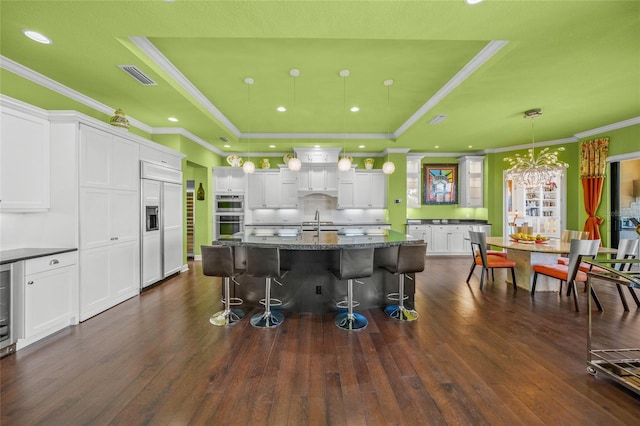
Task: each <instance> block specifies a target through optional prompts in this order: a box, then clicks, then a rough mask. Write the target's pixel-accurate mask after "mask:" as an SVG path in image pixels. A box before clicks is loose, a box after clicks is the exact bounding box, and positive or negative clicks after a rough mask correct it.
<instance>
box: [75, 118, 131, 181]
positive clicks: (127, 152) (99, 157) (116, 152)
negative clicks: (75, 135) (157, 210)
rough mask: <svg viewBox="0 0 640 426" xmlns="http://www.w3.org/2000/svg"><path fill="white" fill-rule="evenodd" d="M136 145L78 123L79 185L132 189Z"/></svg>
mask: <svg viewBox="0 0 640 426" xmlns="http://www.w3.org/2000/svg"><path fill="white" fill-rule="evenodd" d="M139 155H140V154H139V147H138V144H137V143H135V142H131V141H128V140H126V139H124V138H121V137H119V136H117V135H114V134H111V133H107V132H105V131H102V130H98V129H95V128H93V127H90V126H86V125H80V185H81V186H89V187H94V188H111V189H122V190H129V191H135V190H137V189H138V184H139V178H140V172H139V171H140V164H139Z"/></svg>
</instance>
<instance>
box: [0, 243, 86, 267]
mask: <svg viewBox="0 0 640 426" xmlns="http://www.w3.org/2000/svg"><path fill="white" fill-rule="evenodd" d="M77 250H78V249H77V248H29V247H26V248H21V249H14V250H2V251H0V265H4V264H5V263H13V262H19V261H21V260H27V259H35V258H37V257H44V256H50V255H52V254H60V253H68V252H71V251H77Z"/></svg>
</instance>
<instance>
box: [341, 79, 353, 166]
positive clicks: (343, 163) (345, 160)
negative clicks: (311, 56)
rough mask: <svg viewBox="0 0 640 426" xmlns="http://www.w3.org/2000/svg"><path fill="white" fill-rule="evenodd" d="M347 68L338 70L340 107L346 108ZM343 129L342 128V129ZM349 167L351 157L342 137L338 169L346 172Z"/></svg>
mask: <svg viewBox="0 0 640 426" xmlns="http://www.w3.org/2000/svg"><path fill="white" fill-rule="evenodd" d="M349 74H350V73H349V70H342V71H340V77H342V108H343V113H344V109H346V108H347V77H349ZM343 130H344V129H343ZM349 169H351V157H349V156H348V155H347V153H346V150H345V149H344V139H343V142H342V158H341V159H340V161H338V170H340V171H341V172H346V171H348V170H349Z"/></svg>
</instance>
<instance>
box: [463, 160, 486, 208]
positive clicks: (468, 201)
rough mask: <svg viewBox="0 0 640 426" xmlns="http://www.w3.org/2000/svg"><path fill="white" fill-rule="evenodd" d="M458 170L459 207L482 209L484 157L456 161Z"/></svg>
mask: <svg viewBox="0 0 640 426" xmlns="http://www.w3.org/2000/svg"><path fill="white" fill-rule="evenodd" d="M458 164H459V166H460V169H459V171H458V173H459V182H460V207H483V205H484V203H483V195H482V185H483V170H484V157H479V156H465V157H461V158H460V159H459V160H458Z"/></svg>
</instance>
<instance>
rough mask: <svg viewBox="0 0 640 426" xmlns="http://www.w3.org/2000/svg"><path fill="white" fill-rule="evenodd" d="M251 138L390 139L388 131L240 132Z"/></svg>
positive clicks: (243, 135)
mask: <svg viewBox="0 0 640 426" xmlns="http://www.w3.org/2000/svg"><path fill="white" fill-rule="evenodd" d="M239 137H241V138H251V139H349V140H354V139H392V138H393V134H390V133H241V134H240V136H239Z"/></svg>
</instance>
